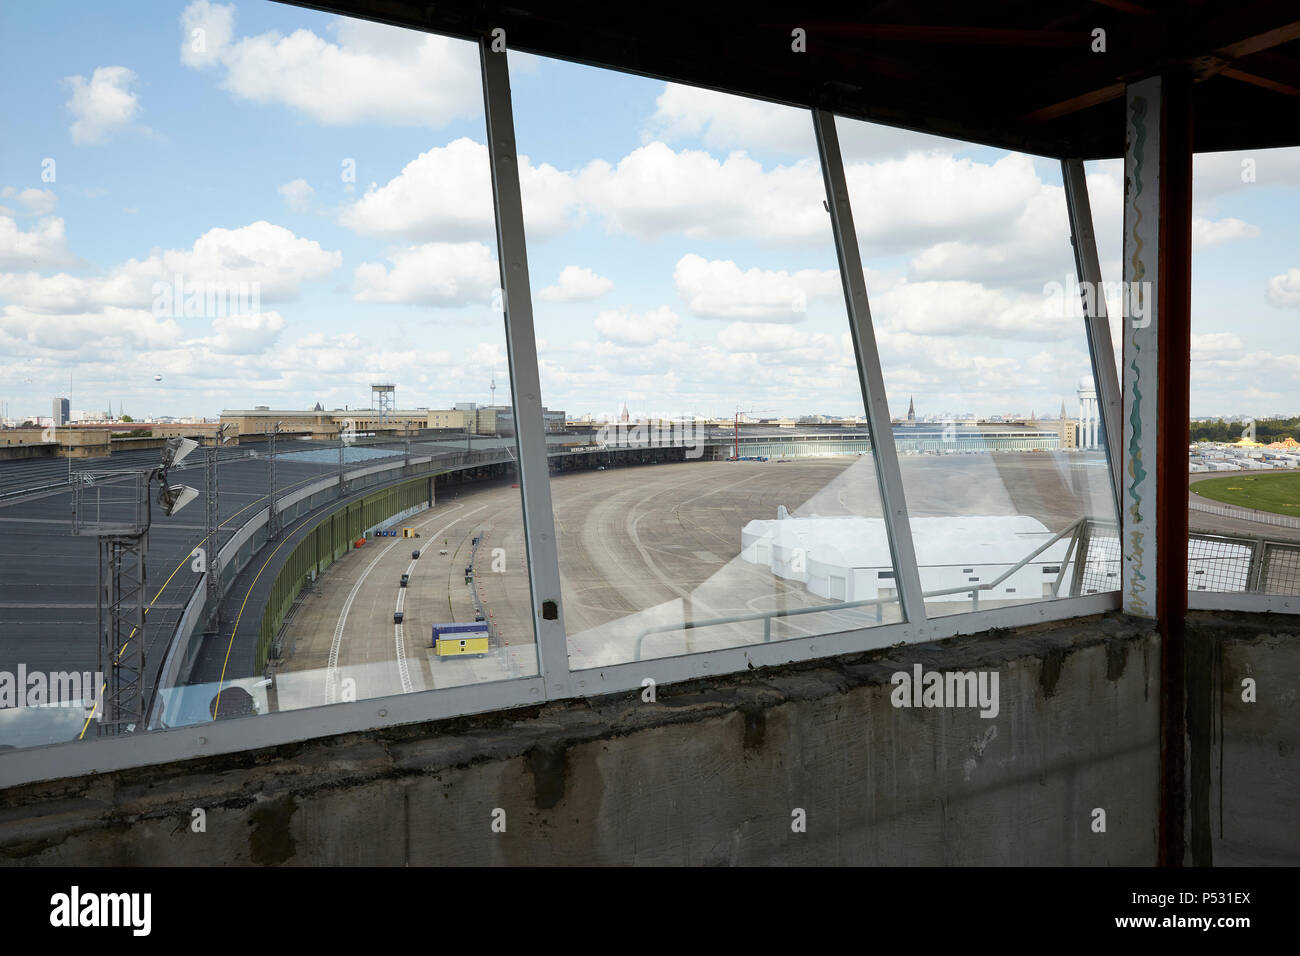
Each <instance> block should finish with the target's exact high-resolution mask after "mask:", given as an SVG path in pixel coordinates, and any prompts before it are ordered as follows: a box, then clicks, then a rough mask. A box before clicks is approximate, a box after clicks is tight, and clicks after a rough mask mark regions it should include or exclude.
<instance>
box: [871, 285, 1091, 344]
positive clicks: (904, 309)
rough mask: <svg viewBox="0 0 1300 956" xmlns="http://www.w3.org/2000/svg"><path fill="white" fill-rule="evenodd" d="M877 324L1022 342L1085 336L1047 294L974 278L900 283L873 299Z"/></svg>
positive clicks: (1076, 321)
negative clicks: (1011, 290)
mask: <svg viewBox="0 0 1300 956" xmlns="http://www.w3.org/2000/svg"><path fill="white" fill-rule="evenodd" d="M871 308H872V313H873V316H874V317H875V318H876V320H877V324H878V328H880V329H882V330H883V331H885V332H897V333H908V334H912V335H923V336H925V335H938V336H975V337H978V338H979V339H988V338H1008V339H1016V340H1021V341H1033V340H1037V341H1044V340H1045V341H1060V340H1064V339H1069V338H1075V337H1082V335H1083V326H1082V322H1081V320H1080V319H1078V318H1073V317H1070V316H1067V315H1063V314H1061V309H1060V303H1059V301H1057V300H1056V299H1054V298H1053V297H1050V296H1045V295H1041V294H1040V295H1033V294H1025V293H1021V294H1016V293H1009V292H1007V291H1006V290H1002V289H990V288H986V287H984V286H982V285H980V284H978V283H974V282H900V283H898V284H897V285H896V286H894V287H893V288H891V289H888V290H887V291H885V292H884V293H882V294H881V295H878V296H873V297H872V301H871Z"/></svg>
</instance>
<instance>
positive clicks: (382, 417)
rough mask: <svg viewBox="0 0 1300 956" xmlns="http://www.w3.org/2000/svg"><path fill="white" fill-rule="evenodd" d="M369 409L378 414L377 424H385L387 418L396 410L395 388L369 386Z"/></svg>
mask: <svg viewBox="0 0 1300 956" xmlns="http://www.w3.org/2000/svg"><path fill="white" fill-rule="evenodd" d="M370 407H371V408H373V409H374V410H375V411H377V412H379V424H381V425H385V424H387V423H388V416H389V415H391V414H392V413H393V410H394V409H395V408H397V386H396V385H371V386H370Z"/></svg>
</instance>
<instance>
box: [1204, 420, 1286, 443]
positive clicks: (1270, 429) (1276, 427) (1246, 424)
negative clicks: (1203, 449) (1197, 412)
mask: <svg viewBox="0 0 1300 956" xmlns="http://www.w3.org/2000/svg"><path fill="white" fill-rule="evenodd" d="M1249 428H1250V419H1245V420H1243V421H1239V422H1192V423H1191V437H1192V441H1218V442H1236V441H1240V440H1241V438H1242V436H1243V435H1245V436H1247V437H1248V436H1249V435H1250V431H1249ZM1287 438H1294V439H1295V440H1296V441H1300V416H1297V417H1295V418H1261V419H1258V420H1257V421H1256V422H1255V441H1257V442H1263V443H1264V444H1268V443H1269V442H1275V441H1283V440H1285V439H1287Z"/></svg>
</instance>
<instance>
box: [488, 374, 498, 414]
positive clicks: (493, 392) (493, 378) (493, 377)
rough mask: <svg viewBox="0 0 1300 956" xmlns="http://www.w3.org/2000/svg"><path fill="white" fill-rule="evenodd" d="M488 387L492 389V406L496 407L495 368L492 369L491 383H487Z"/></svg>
mask: <svg viewBox="0 0 1300 956" xmlns="http://www.w3.org/2000/svg"><path fill="white" fill-rule="evenodd" d="M488 387H489V388H490V389H491V390H492V407H493V408H496V406H497V373H496V370H495V369H494V370H493V371H492V384H491V385H489V386H488Z"/></svg>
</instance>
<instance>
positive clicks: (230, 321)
mask: <svg viewBox="0 0 1300 956" xmlns="http://www.w3.org/2000/svg"><path fill="white" fill-rule="evenodd" d="M284 327H285V321H284V317H283V316H282V315H280V313H278V312H258V313H254V314H253V315H229V316H224V317H219V318H215V319H213V320H212V330H213V331H214V332H215V333H216V335H214V336H212V337H211V338H207V339H200V340H198V341H199V342H200V343H202V344H203V345H206V346H207V347H208V348H210V349H212V351H214V352H218V353H220V354H222V355H259V354H261V353H262V352H265V351H266V350H267V349H268V348H270V347H271V346H272V345H274V344H275V341H276V339H278V338H279V337H280V333H281V332H282V331H284Z"/></svg>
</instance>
